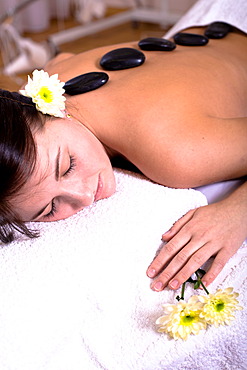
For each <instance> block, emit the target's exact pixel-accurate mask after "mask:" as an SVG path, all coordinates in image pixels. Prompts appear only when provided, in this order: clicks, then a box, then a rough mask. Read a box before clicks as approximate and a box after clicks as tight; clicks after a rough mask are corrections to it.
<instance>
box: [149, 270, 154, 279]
mask: <svg viewBox="0 0 247 370" xmlns="http://www.w3.org/2000/svg"><path fill="white" fill-rule="evenodd" d="M155 274H156V271H155V269H149V270H148V277H150V278H152V277H154V276H155Z"/></svg>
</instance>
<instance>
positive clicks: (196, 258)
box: [191, 253, 204, 266]
mask: <svg viewBox="0 0 247 370" xmlns="http://www.w3.org/2000/svg"><path fill="white" fill-rule="evenodd" d="M191 262H192V264H195V265H199V266H201V265H202V264H203V262H204V258H203V255H202V254H201V253H195V254H194V255H193V256H192V257H191Z"/></svg>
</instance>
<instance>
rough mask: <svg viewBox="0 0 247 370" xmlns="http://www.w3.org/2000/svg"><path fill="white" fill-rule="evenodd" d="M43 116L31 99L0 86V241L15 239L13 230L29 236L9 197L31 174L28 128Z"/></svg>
mask: <svg viewBox="0 0 247 370" xmlns="http://www.w3.org/2000/svg"><path fill="white" fill-rule="evenodd" d="M42 122H43V123H44V119H43V120H42V115H41V114H40V113H39V112H38V111H37V110H36V108H35V105H34V104H33V103H32V100H31V99H30V98H27V97H25V96H23V95H21V94H19V93H17V92H13V93H11V92H9V91H6V90H1V89H0V176H1V180H0V240H1V241H2V242H3V243H9V242H11V241H13V240H14V234H15V231H18V232H20V233H22V234H24V235H26V236H28V237H31V238H33V237H36V236H38V233H37V232H36V231H31V230H30V229H29V228H28V227H27V226H26V225H25V223H24V222H23V221H22V220H21V219H20V217H19V216H18V214H17V213H16V212H15V211H14V210H13V204H11V200H12V199H13V198H14V196H15V195H16V194H17V193H18V191H20V189H21V188H22V186H23V185H24V184H25V183H26V182H27V180H28V178H29V177H30V175H31V174H32V173H33V170H34V166H35V163H36V145H35V142H34V138H33V134H32V131H31V129H32V130H33V129H38V128H39V127H42V125H43V123H42Z"/></svg>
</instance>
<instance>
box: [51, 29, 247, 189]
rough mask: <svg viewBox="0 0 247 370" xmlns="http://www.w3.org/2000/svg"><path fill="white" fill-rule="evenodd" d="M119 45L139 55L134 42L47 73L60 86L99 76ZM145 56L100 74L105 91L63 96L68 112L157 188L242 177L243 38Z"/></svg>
mask: <svg viewBox="0 0 247 370" xmlns="http://www.w3.org/2000/svg"><path fill="white" fill-rule="evenodd" d="M192 31H193V32H197V33H202V32H203V30H202V29H197V30H192ZM123 46H124V47H126V46H128V47H133V48H138V46H137V43H135V42H133V43H131V44H121V45H113V46H110V47H103V48H99V49H95V50H92V51H88V52H85V53H82V54H79V55H77V56H69V55H68V56H66V55H65V56H63V55H61V56H58V57H57V58H56V59H55V60H53V61H52V62H50V63H49V64H48V65H47V68H46V70H47V71H48V72H49V73H51V74H52V73H58V74H59V76H60V79H61V80H62V81H66V80H68V79H70V78H72V77H75V76H77V75H79V74H82V73H87V72H92V71H98V70H101V68H100V67H99V60H100V58H101V57H102V56H103V55H104V54H105V53H106V52H108V51H110V50H113V49H114V48H118V47H123ZM144 53H145V56H146V61H145V63H144V64H143V65H142V66H140V67H138V68H132V69H127V70H121V71H113V72H111V71H107V73H108V74H109V82H108V83H107V84H106V85H105V86H103V87H101V88H100V89H98V90H95V91H91V92H90V93H86V94H82V95H78V96H74V97H69V98H68V110H69V111H70V113H71V114H72V115H73V116H74V117H75V118H77V119H78V120H80V121H81V122H82V123H83V124H84V125H85V126H87V127H88V128H89V129H90V130H91V131H92V132H93V133H94V134H95V135H96V136H97V137H98V138H99V140H100V141H101V142H102V143H103V144H104V145H105V146H106V147H107V148H109V149H110V150H111V152H112V153H120V154H121V155H123V156H124V157H126V158H127V159H128V160H129V161H131V162H132V163H134V164H135V165H136V166H137V167H138V168H139V169H140V170H141V171H142V172H143V173H144V174H145V175H147V176H148V177H149V178H151V179H152V180H154V181H156V182H158V183H161V184H164V185H168V186H175V187H189V186H198V185H202V184H206V183H211V182H215V181H220V180H224V179H229V178H237V177H241V176H244V175H246V173H247V154H246V146H247V121H246V118H244V117H247V104H246V101H247V38H246V36H244V35H243V34H241V33H230V34H229V35H228V36H227V37H226V38H225V39H222V40H210V42H209V44H208V45H207V46H204V47H181V46H177V48H176V50H175V51H173V52H153V51H152V52H144Z"/></svg>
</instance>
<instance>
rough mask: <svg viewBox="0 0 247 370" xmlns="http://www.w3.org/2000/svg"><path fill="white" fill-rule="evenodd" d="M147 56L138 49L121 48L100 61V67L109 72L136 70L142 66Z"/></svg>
mask: <svg viewBox="0 0 247 370" xmlns="http://www.w3.org/2000/svg"><path fill="white" fill-rule="evenodd" d="M144 61H145V55H144V54H143V53H142V52H141V51H140V50H137V49H132V48H120V49H115V50H111V51H109V52H108V53H106V54H105V55H103V57H102V58H101V59H100V65H101V67H102V68H103V69H106V70H108V71H118V70H121V69H127V68H134V67H138V66H140V65H142V64H143V63H144Z"/></svg>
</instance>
